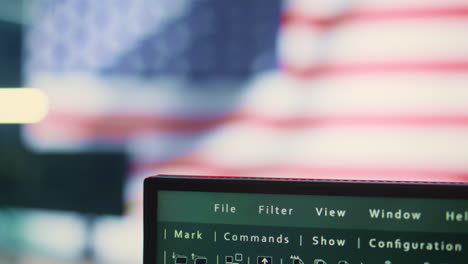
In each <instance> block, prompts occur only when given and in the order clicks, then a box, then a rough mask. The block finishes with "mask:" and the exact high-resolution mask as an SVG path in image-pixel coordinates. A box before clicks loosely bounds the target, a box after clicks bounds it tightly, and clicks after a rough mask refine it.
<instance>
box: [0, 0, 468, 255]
mask: <svg viewBox="0 0 468 264" xmlns="http://www.w3.org/2000/svg"><path fill="white" fill-rule="evenodd" d="M0 4H1V8H0V62H1V63H0V87H3V88H18V89H21V88H22V87H32V88H37V89H40V90H41V91H43V92H44V93H45V94H46V95H47V97H48V100H49V111H48V113H47V116H46V117H45V118H44V119H43V120H42V121H41V122H37V123H34V124H0V262H2V263H90V262H91V263H141V257H142V256H141V250H142V223H141V216H142V191H143V189H142V182H143V179H144V178H145V177H148V176H150V175H155V174H158V173H163V174H190V175H231V176H232V175H239V176H251V177H288V178H321V179H324V178H325V179H351V180H400V181H438V182H467V181H468V136H467V135H468V133H467V132H468V104H467V103H466V102H467V100H468V90H467V89H466V87H468V34H466V28H468V11H467V10H468V3H467V2H466V1H463V0H448V1H444V2H443V3H442V2H440V1H438V0H429V1H419V0H405V1H395V0H392V1H372V0H291V1H282V0H254V1H248V0H245V1H244V0H240V1H218V0H196V1H193V0H133V1H125V0H99V1H96V0H21V1H19V0H18V1H10V0H0ZM0 89H1V88H0ZM50 230H53V232H52V231H50Z"/></svg>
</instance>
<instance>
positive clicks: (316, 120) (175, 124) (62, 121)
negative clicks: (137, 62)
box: [32, 112, 468, 138]
mask: <svg viewBox="0 0 468 264" xmlns="http://www.w3.org/2000/svg"><path fill="white" fill-rule="evenodd" d="M227 123H245V124H248V125H253V126H259V127H266V128H271V129H291V130H296V129H310V128H319V127H337V126H338V127H352V126H407V127H459V128H468V115H438V116H436V115H434V116H430V115H349V116H344V115H342V116H303V117H292V118H278V117H271V116H265V115H259V114H255V113H247V112H237V113H232V114H229V115H225V116H222V117H218V118H213V119H207V120H205V119H203V120H194V119H190V118H185V119H182V118H181V119H169V118H164V117H161V116H156V115H143V114H140V115H129V114H125V115H120V114H109V115H96V116H86V115H80V114H73V113H60V112H51V113H49V116H48V117H47V119H46V120H45V121H43V122H42V123H39V124H38V125H33V126H32V129H33V130H34V129H35V130H36V131H35V132H34V133H41V131H43V133H50V132H49V131H50V130H54V129H62V130H64V131H73V132H74V133H73V135H70V137H72V138H73V137H84V138H86V137H109V138H125V137H128V136H131V135H132V134H137V133H144V132H204V131H207V130H210V129H213V128H217V127H220V126H223V125H226V124H227Z"/></svg>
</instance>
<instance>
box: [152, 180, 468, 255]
mask: <svg viewBox="0 0 468 264" xmlns="http://www.w3.org/2000/svg"><path fill="white" fill-rule="evenodd" d="M351 263H352V264H355V263H357V264H379V263H380V264H395V263H420V264H433V263H438V264H440V263H447V264H448V263H450V264H452V263H459V264H466V263H468V185H466V184H455V183H409V182H405V183H401V182H359V181H323V180H294V179H263V178H261V179H257V178H235V177H233V178H222V177H193V176H170V175H161V176H156V177H150V178H147V179H146V180H145V183H144V264H351Z"/></svg>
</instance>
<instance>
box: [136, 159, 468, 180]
mask: <svg viewBox="0 0 468 264" xmlns="http://www.w3.org/2000/svg"><path fill="white" fill-rule="evenodd" d="M178 168H183V169H184V170H185V171H186V170H191V171H193V172H194V173H197V174H208V175H220V176H222V175H240V176H246V177H258V176H259V175H268V174H272V175H283V176H282V177H285V178H309V179H348V180H349V179H352V180H384V181H385V180H393V181H394V180H401V181H437V182H468V171H466V170H450V169H445V170H442V169H430V168H404V169H402V168H388V167H387V168H386V167H359V168H358V167H320V166H304V165H297V164H280V165H265V166H243V167H241V166H238V167H229V166H222V165H219V164H215V163H213V162H208V161H206V160H203V159H199V158H196V157H186V158H183V159H179V160H174V161H171V162H165V163H135V164H133V167H132V171H133V172H134V173H136V172H143V171H154V174H157V173H159V172H161V171H162V170H173V171H177V169H178Z"/></svg>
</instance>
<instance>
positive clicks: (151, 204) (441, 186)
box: [143, 175, 468, 264]
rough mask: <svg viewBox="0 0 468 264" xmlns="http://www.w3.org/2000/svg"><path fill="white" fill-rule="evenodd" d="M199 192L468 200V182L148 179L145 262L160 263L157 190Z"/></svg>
mask: <svg viewBox="0 0 468 264" xmlns="http://www.w3.org/2000/svg"><path fill="white" fill-rule="evenodd" d="M159 190H167V191H195V192H223V193H264V194H297V195H330V196H360V197H398V198H437V199H462V200H468V184H465V183H432V182H390V181H389V182H384V181H336V180H333V181H326V180H309V179H279V178H274V179H273V178H243V177H203V176H179V175H159V176H155V177H149V178H146V179H145V182H144V209H143V210H144V218H143V223H144V232H143V234H144V247H143V263H144V264H149V263H151V264H154V263H156V257H157V255H156V239H157V228H156V222H157V204H158V199H157V192H158V191H159Z"/></svg>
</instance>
